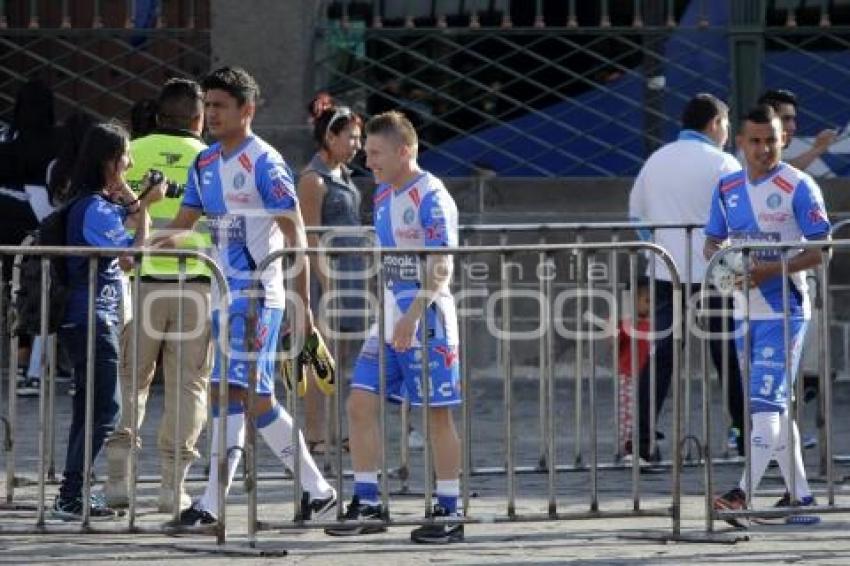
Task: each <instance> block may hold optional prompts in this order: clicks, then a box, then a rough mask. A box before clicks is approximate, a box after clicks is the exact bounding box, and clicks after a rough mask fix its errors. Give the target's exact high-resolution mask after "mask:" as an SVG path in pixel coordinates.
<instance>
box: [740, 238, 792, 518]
mask: <svg viewBox="0 0 850 566" xmlns="http://www.w3.org/2000/svg"><path fill="white" fill-rule="evenodd" d="M779 261H780V264H781V265H780V266H781V268H782V343H783V347H784V349H785V360H784V365H785V368H784V369H785V376H786V383H785V406H786V411H785V417H786V418H787V419H788V438H787V441H788V452H787V454H788V474H789V478H788V483H789V484H790V492H791V494H790V497H791V501H792V502H793V501H794V500H796V498H797V470H796V469H795V466H794V453H795V451H796V449H797V439H796V438H795V434H794V428H795V427H796V423H795V412H796V411H795V410H794V385H795V382H794V379H793V378H794V373H793V372H794V370H795V369H796V368H795V367H794V364H792V363H791V361H792V360H791V359H792V358H793V357H794V356H793V354H792V349H791V319H790V317H789V316H788V314H789V312H788V311H789V309H790V308H791V292H790V289H789V287H788V275H789V272H788V256H787V254H786V253H785V252H784V251H783V252H780V256H779ZM800 382H802V379H800ZM802 402H803V399H802V398H800V397H798V398H797V406H798V407H800V406H801V405H802ZM780 418H782V415H780ZM754 487H755V486H750V489H753V488H754Z"/></svg>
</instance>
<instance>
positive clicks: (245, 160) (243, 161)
mask: <svg viewBox="0 0 850 566" xmlns="http://www.w3.org/2000/svg"><path fill="white" fill-rule="evenodd" d="M237 159H238V160H239V164H240V165H242V167H244V168H245V171H247V172H248V173H250V172H251V171H253V170H254V165H253V164H252V163H251V158H250V157H248V156H247V155H245V154H244V153H240V154H239V157H238V158H237Z"/></svg>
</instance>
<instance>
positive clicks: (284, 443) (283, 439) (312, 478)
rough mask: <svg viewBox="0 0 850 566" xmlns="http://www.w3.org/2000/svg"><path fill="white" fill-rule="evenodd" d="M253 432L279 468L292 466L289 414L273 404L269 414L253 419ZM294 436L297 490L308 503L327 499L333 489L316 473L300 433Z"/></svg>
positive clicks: (311, 457) (290, 418) (316, 468)
mask: <svg viewBox="0 0 850 566" xmlns="http://www.w3.org/2000/svg"><path fill="white" fill-rule="evenodd" d="M257 429H258V430H259V431H260V434H261V435H262V436H263V440H265V441H266V444H268V445H269V448H271V449H272V452H274V453H275V455H277V457H278V458H280V461H281V462H283V465H284V466H286V467H287V468H288V469H289V470H292V469H293V466H294V463H295V457H294V448H295V447H294V445H293V443H292V417H291V416H290V415H289V413H287V412H286V411H285V410H284V409H283V407H281V406H280V405H278V404H275V406H274V407H273V408H272V409H271V410H270V411H268V412H266V413H265V414H262V415H260V416H259V417H257ZM298 435H299V437H300V444H301V452H300V454H301V465H300V471H301V487H302V488H303V489H304V491H308V492H309V493H310V498H311V499H323V498H325V497H329V496H330V495H331V494H332V493H333V488H332V487H331V486H330V484H329V483H328V482H327V481H326V480H325V478H324V477H322V474H321V472H319V468H318V467H317V466H316V462H315V461H314V460H313V456H312V455H311V454H310V450H309V449H308V448H307V443H306V442H305V441H304V435H303V434H301V432H300V431H299V432H298Z"/></svg>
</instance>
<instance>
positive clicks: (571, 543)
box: [0, 370, 850, 565]
mask: <svg viewBox="0 0 850 566" xmlns="http://www.w3.org/2000/svg"><path fill="white" fill-rule="evenodd" d="M516 375H517V379H516V382H515V385H514V402H515V405H514V410H513V423H514V438H515V454H516V460H515V463H516V465H517V466H522V467H523V469H524V470H525V469H527V470H530V469H532V468H534V467H535V466H536V465H537V463H538V460H539V455H540V439H539V430H538V429H539V426H538V423H539V418H538V414H539V412H538V390H537V384H536V381H535V380H534V379H533V378H532V377H531V375H533V370H528V371H525V372H524V371H520V370H518V371H517V372H516ZM587 386H588V384H585V387H586V388H587ZM556 391H557V393H556V407H557V411H556V412H557V418H556V426H555V429H556V431H557V438H558V442H557V450H556V452H557V463H558V464H559V465H560V466H568V465H572V464H574V463H575V461H576V453H577V450H576V446H575V438H576V436H577V435H576V434H575V426H574V418H573V417H574V411H575V405H576V404H575V398H574V394H575V387H574V382H573V381H572V380H567V379H564V380H560V381H559V382H558V385H557V390H556ZM596 393H597V398H598V403H599V405H598V406H599V411H598V413H597V420H598V422H599V435H598V445H599V455H598V458H599V462H600V464H601V465H603V469H601V470H600V471H599V475H598V482H597V485H598V494H599V505H600V509H601V510H603V511H627V510H629V509H631V508H632V480H631V478H632V473H631V469H623V468H619V467H614V466H612V464H613V458H612V454H613V453H614V448H613V446H614V445H613V439H614V425H613V418H612V417H611V415H612V411H613V407H612V397H613V394H612V388H611V383H610V380H605V379H602V380H600V381H599V384H598V387H597V392H596ZM586 394H587V389H585V397H584V401H583V402H582V407H583V415H582V420H583V422H589V419H590V415H589V411H588V405H587V402H586V399H587V397H586ZM699 395H700V390H699V387H698V385H696V384H695V389H694V398H693V401H694V403H693V406H694V408H693V409H692V410H693V411H694V412H693V413H692V414H693V431H694V432H695V433H696V434H700V431H701V426H702V424H701V423H702V420H701V416H700V412H699V409H698V405H697V401H698V399H699ZM717 396H718V395H716V394H715V397H717ZM835 397H836V407H839V408H842V410H844V411H845V412H846V409H843V408H846V407H848V406H850V405H848V403H850V387H848V386H847V384H845V383H839V384H837V386H836V388H835ZM471 399H472V413H473V415H474V421H473V427H472V441H473V442H472V444H473V451H472V459H473V463H474V466H475V467H476V468H478V469H481V470H482V471H486V470H484V469H485V468H497V467H501V466H504V463H505V453H504V434H505V429H504V424H503V423H504V419H503V414H504V406H503V384H502V382H501V381H500V380H497V379H495V378H492V377H490V376H488V375H487V372H485V371H479V372H477V373H476V374H475V379H474V380H473V387H472V394H471ZM161 402H162V391H161V389H160V388H155V389H154V393H153V396H152V400H151V402H150V404H149V407H150V408H149V412H148V420H147V422H146V423H145V426H144V428H143V430H142V436H143V446H144V448H143V450H142V452H141V454H142V458H141V462H140V473H141V474H142V477H143V479H145V480H148V478H151V479H153V474H155V473H156V472H157V470H158V464H157V454H156V449H155V443H156V440H155V438H156V434H155V433H156V430H155V426H156V424H157V423H158V420H159V416H160V414H161ZM4 403H5V395H4ZM668 405H669V403H668ZM668 409H669V407H668ZM806 409H807V414H806V418H805V419H804V424H803V427H802V428H803V430H804V433H806V432H812V433H814V432H815V429H814V415H813V414H812V413H813V409H812V408H811V407H809V406H807V407H806ZM69 411H70V398H69V397H68V396H66V395H64V394H63V386H62V385H60V395H59V397H58V400H57V423H58V426H57V430H58V433H57V445H56V461H57V469H58V470H60V471H61V467H62V462H63V461H64V441H65V438H64V436H63V435H64V434H65V428H64V424H65V423H67V422H68V419H69ZM3 412H4V413H5V409H4V411H3ZM18 414H19V419H18V420H19V425H18V429H17V432H16V434H15V437H16V441H17V444H16V453H17V470H18V472H17V476H19V477H21V478H23V479H24V480H31V479H34V478H35V470H36V464H37V455H38V444H37V437H38V435H37V426H38V425H37V416H38V401H37V399H20V400H19V405H18ZM712 414H713V416H714V417H717V416H719V415H720V414H721V408H720V405H719V404H717V403H716V400H715V406H714V409H713V413H712ZM838 414H839V415H843V414H844V412H841V411H839V412H838ZM669 420H670V419H669V412H668V413H665V414H664V415H663V416H662V419H661V427H660V428H661V430H667V429H669ZM717 421H719V419H718V418H715V427H714V429H715V433H714V438H715V439H716V444H715V452H721V451H722V445H723V444H725V433H724V432H723V430H722V425H720V423H719V422H717ZM413 422H414V423H415V424H416V425H417V426H420V425H419V416H418V414H417V413H415V412H414V414H413ZM398 423H399V421H398V416H397V411H395V410H392V411H391V416H390V421H389V424H390V426H389V429H388V430H389V431H390V435H389V436H390V445H391V448H390V450H389V457H390V461H389V465H390V467H391V468H395V467H397V466H398V464H399V461H398V456H397V452H398V451H397V447H398V436H399V435H398V434H397V431H398V429H399V425H398ZM834 430H835V439H836V453H838V454H847V453H850V435H848V432H850V423H848V422H847V419H843V418H841V416H839V417H837V418H836V419H834ZM578 436H579V438H580V439H581V443H582V449H581V461H582V462H584V463H587V462H589V461H590V459H591V452H590V434H589V430H583V431H582V432H581V434H579V435H578ZM668 438H669V434H668ZM203 444H204V441H203V440H202V445H203ZM660 446H661V449H662V451H663V454H664V456H665V457H667V456H669V453H670V446H669V444H668V441H666V440H665V441H661V443H660ZM101 460H102V458H101ZM806 460H807V468H808V470H809V472H810V475H812V476H817V475H818V471H819V465H818V464H819V453H818V448H815V449H811V450H807V451H806ZM258 461H259V466H258V467H259V470H260V472H261V473H262V474H263V476H264V477H270V476H276V477H277V478H278V479H261V482H260V487H259V501H260V502H261V504H260V508H259V517H260V519H261V520H269V521H271V520H275V521H283V520H287V519H289V518H291V517H292V512H293V505H292V482H291V481H289V480H287V479H283V478H282V477H281V476H280V472H281V466H280V464H279V463H278V462H277V460H276V459H275V458H274V456H273V455H272V454H271V453H270V452H268V450H267V449H266V448H265V447H264V446H263V447H261V448H260V451H259V454H258ZM2 466H3V469H4V470H5V461H4V462H3V464H2ZM346 466H347V463H346ZM421 470H422V457H421V453H420V452H415V451H414V452H412V453H411V472H412V473H411V477H410V480H409V493H407V494H399V493H398V492H399V490H400V489H401V484H400V482H399V480H398V479H395V478H394V479H392V480H391V483H390V486H391V490H392V491H393V492H394V495H393V497H392V507H391V509H392V517H393V518H394V519H398V520H412V519H415V518H417V517H419V516H421V515H422V513H423V511H424V509H425V500H424V497H423V496H422V493H421V491H422V489H423V487H422V486H423V481H422V477H423V476H422V473H421ZM836 472H837V477H838V480H839V481H838V483H837V484H836V492H837V498H836V501H837V503H838V504H839V505H850V487H846V486H845V485H844V483H843V481H842V480H843V475H844V474H845V473H847V470H846V468H845V467H844V466H843V464H840V465H837V466H836ZM96 473H97V476H98V478H103V476H104V474H105V468H104V466H103V462H102V461H98V463H97V466H96ZM202 473H203V466H202V463H201V462H198V463H196V465H195V466H194V467H193V469H192V475H193V476H194V477H196V478H198V480H197V481H193V482H191V483H190V491H191V492H192V493H193V494H195V495H197V494H199V493H200V492H201V491H202V490H203V486H204V484H203V482H202V480H201V479H200V475H201V474H202ZM240 473H241V472H240ZM740 473H741V463H740V462H731V463H723V464H718V465H716V466H715V468H714V482H715V488H714V491H715V492H716V493H719V492H721V491H724V490H725V489H727V488H728V487H731V486H732V485H733V484H734V483H735V482H736V481H737V478H738V477H739V475H740ZM6 481H7V478H6V476H5V472H4V473H3V474H2V475H0V493H5V489H6ZM547 482H548V478H547V475H546V474H545V473H521V474H518V475H517V476H516V483H515V485H516V493H517V502H516V511H517V513H518V514H519V515H523V514H526V513H535V514H543V513H545V512H546V510H547V485H548V483H547ZM670 483H671V482H670V474H669V471H667V470H664V469H661V470H653V471H652V473H649V472H647V473H643V474H642V475H641V480H640V490H641V498H642V501H641V507H642V508H643V509H655V510H663V509H666V508H667V507H668V506H669V504H670V495H669V494H670ZM345 485H346V490H347V493H349V494H350V487H351V484H350V480H346V482H345ZM470 487H471V490H472V492H473V497H472V498H471V500H470V512H471V514H472V515H474V516H477V517H488V516H492V517H495V516H504V515H505V512H506V507H507V503H506V495H505V494H506V491H507V483H506V478H505V477H504V475H501V474H495V473H489V472H487V473H479V474H476V475H474V476H473V477H472V481H471V483H470ZM813 487H814V488H815V489H816V490H819V491H821V490H824V489H825V483H823V482H822V481H819V480H818V479H817V478H815V481H814V482H813ZM56 489H57V487H56V485H55V483H53V484H51V485H48V486H47V495H48V504H52V500H53V496H54V495H55V493H56ZM95 489H99V485H97V486H96V488H95ZM157 489H158V485H157V483H155V482H154V481H144V482H143V483H141V484H140V486H139V492H138V493H139V515H138V524H139V525H140V526H141V527H143V528H147V527H157V526H159V525H161V524H163V523H164V522H165V521H166V520H168V518H169V517H168V516H167V515H163V514H158V513H155V512H153V510H154V508H155V501H156V495H157ZM704 491H705V489H704V472H703V468H702V467H701V466H692V467H688V468H686V470H685V473H684V476H683V494H684V496H683V507H682V533H683V535H684V536H685V538H687V539H691V540H690V541H689V542H669V541H665V540H663V537H664V536H665V535H669V534H670V532H671V521H670V519H667V518H654V517H639V518H638V517H630V518H605V519H591V520H568V521H558V522H537V523H531V522H519V521H518V522H512V523H496V522H493V523H485V524H475V525H467V526H466V542H465V543H463V544H457V545H453V546H450V547H436V548H434V547H427V548H426V547H421V546H418V545H413V544H411V543H410V542H409V536H408V532H409V529H410V527H402V526H398V527H391V528H390V529H389V531H388V532H387V533H385V534H380V535H373V536H370V537H368V538H356V539H343V540H340V539H331V538H328V537H326V536H324V535H323V534H322V532H321V531H320V530H317V529H308V528H298V529H291V530H286V531H269V532H261V533H259V535H258V542H257V545H256V547H255V548H249V547H248V546H247V545H246V544H245V541H246V538H245V533H246V524H247V523H246V516H247V512H246V503H247V498H246V496H245V492H244V485H243V483H242V481H240V480H237V482H236V485H234V488H233V490H232V493H231V497H230V499H229V502H228V503H229V507H228V517H229V522H228V533H229V535H228V544H227V545H226V546H225V547H224V548H216V546H215V540H214V539H213V538H212V537H204V536H197V535H184V536H179V537H174V536H166V535H160V534H104V533H97V534H94V533H92V534H79V533H68V532H67V531H68V530H69V529H77V527H75V526H74V525H73V524H67V523H62V522H58V521H53V520H49V521H48V524H47V525H46V528H45V530H46V531H47V534H15V532H17V531H19V530H20V529H22V528H24V527H32V526H33V525H34V524H35V519H34V517H35V512H34V510H33V509H34V506H35V502H36V493H37V490H36V488H35V486H34V485H24V486H22V487H19V488H18V489H17V490H16V494H15V503H16V504H17V505H19V506H21V509H17V510H9V509H4V510H0V563H3V564H24V563H57V562H65V563H68V562H83V561H85V562H107V561H108V562H112V561H115V560H133V561H134V562H135V563H138V564H165V563H168V564H174V563H178V564H180V563H186V564H189V563H195V562H201V561H203V562H204V563H205V564H206V563H209V564H219V563H221V564H225V563H227V564H232V563H235V562H242V561H244V562H246V563H247V562H248V561H249V560H250V561H251V563H260V564H262V563H281V562H282V561H283V560H285V561H287V562H292V563H296V562H297V563H300V564H327V563H339V564H394V565H397V564H399V563H404V564H426V563H432V562H441V563H443V562H444V563H451V564H495V563H505V564H507V563H518V562H534V563H568V562H569V563H579V564H581V563H586V564H608V563H622V562H629V563H639V564H665V563H667V564H679V563H682V562H693V563H753V562H770V563H789V562H798V561H805V562H806V563H813V564H848V563H850V535H848V534H847V533H848V532H850V514H847V515H844V514H829V515H824V517H823V521H822V522H821V523H820V524H819V525H816V526H812V527H799V526H797V527H792V526H786V525H782V526H775V525H774V526H767V525H761V526H753V527H751V528H750V529H749V530H747V531H737V530H733V529H731V528H729V527H727V526H726V525H725V523H717V524H716V525H715V529H716V533H717V534H718V536H717V537H715V539H716V540H714V541H713V542H709V541H708V537H706V536H705V518H704V516H705V515H704V505H705V503H704V498H703V493H704ZM781 492H782V485H781V482H780V480H779V478H778V472H776V471H775V470H771V471H769V474H768V477H767V478H766V480H765V481H764V482H763V485H762V491H761V492H760V494H759V497H758V501H757V502H758V504H759V505H761V506H768V505H770V504H771V503H772V502H773V501H774V500H775V499H776V498H777V497H778V496H779V495H780V494H781ZM556 495H557V501H558V511H559V512H563V513H570V512H576V513H579V512H585V511H588V509H589V508H590V498H591V477H590V473H589V471H587V470H582V471H564V472H561V473H559V474H558V475H557V482H556ZM820 499H821V501H825V495H823V494H821V495H820ZM126 524H127V523H126V518H125V519H122V520H117V521H114V522H98V523H96V524H95V526H96V527H109V528H110V529H115V528H119V527H124V526H126ZM59 531H64V532H59ZM735 541H737V542H735ZM733 542H734V544H733ZM283 552H287V553H288V554H287V556H286V558H283V559H282V558H281V555H282V554H283Z"/></svg>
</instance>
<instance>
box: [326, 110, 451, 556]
mask: <svg viewBox="0 0 850 566" xmlns="http://www.w3.org/2000/svg"><path fill="white" fill-rule="evenodd" d="M417 147H418V139H417V136H416V131H415V130H414V128H413V125H412V124H411V123H410V121H409V120H408V119H407V118H405V117H404V115H402V114H401V113H399V112H387V113H384V114H379V115H378V116H375V117H374V118H372V119H371V120H370V121H369V122H368V123H367V124H366V163H367V165H368V167H369V168H370V169H371V170H372V172H373V174H374V175H375V181H376V182H377V183H378V188H377V189H376V192H375V195H376V196H375V214H374V217H375V231H376V233H377V237H378V240H379V243H380V246H381V247H383V248H398V249H399V250H403V249H404V248H421V247H452V246H457V242H458V235H457V207H456V206H455V203H454V200H453V199H452V197H451V195H450V194H449V192H448V191H447V190H446V188H445V187H444V186H443V183H442V182H441V181H440V180H439V179H438V178H436V177H434V176H433V175H432V174H430V173H428V172H427V171H423V170H422V169H420V168H419V166H418V164H417V162H416V156H417ZM452 265H453V264H452V258H451V257H450V256H448V255H437V254H435V255H429V256H428V257H427V259H426V261H425V265H421V264H420V260H419V257H418V256H417V255H415V254H405V253H403V252H400V253H398V254H392V255H386V256H384V261H383V267H382V268H383V270H384V274H385V281H386V288H385V289H384V290H383V291H384V309H385V318H384V321H385V325H384V327H385V329H386V332H387V335H386V336H385V339H384V343H379V337H378V331H377V328H376V327H373V328H372V330H371V332H370V335H369V337H368V338H367V341H366V343H365V344H364V346H363V349H362V351H361V352H360V356H359V357H358V359H357V362H356V364H355V367H354V377H353V378H352V383H351V388H352V391H351V396H350V397H349V399H348V430H349V435H350V438H351V459H352V463H353V467H354V482H355V483H354V497H353V499H352V501H351V504H350V505H349V506H348V509H347V512H346V515H345V517H346V519H352V520H357V519H380V518H382V512H383V510H382V508H381V505H380V502H379V494H378V463H379V454H380V453H379V449H380V446H381V439H380V436H379V428H378V419H377V416H378V411H379V409H380V405H379V403H380V400H379V398H378V393H379V391H380V388H379V384H380V381H379V379H380V376H379V373H380V372H379V368H378V352H379V350H378V349H379V348H383V351H384V356H385V358H384V359H385V361H386V366H385V367H386V392H387V395H388V397H389V399H390V400H391V401H395V402H400V401H402V400H403V399H404V398H405V397H407V398H408V399H409V400H410V403H411V405H413V406H422V405H423V399H422V391H423V389H424V388H423V387H422V359H423V355H422V354H423V352H422V342H421V338H422V331H423V329H422V328H421V327H420V320H421V319H422V316H423V314H424V315H426V317H427V324H428V328H427V333H428V334H427V342H428V359H429V369H430V384H429V386H428V391H429V393H430V395H429V406H430V409H429V410H430V419H431V439H430V440H431V446H432V450H433V454H434V470H435V472H436V475H437V486H436V495H437V500H438V501H437V504H436V505H435V507H434V513H433V515H434V516H435V517H449V516H453V515H456V514H457V498H458V494H459V480H458V478H459V474H460V440H459V439H458V435H457V431H456V429H455V424H454V420H453V418H452V412H451V411H452V407H454V406H456V405H458V404H460V402H461V398H460V371H459V368H460V366H459V360H458V326H457V314H456V311H455V303H454V299H453V297H452V295H451V293H450V291H449V283H450V281H451V273H452ZM384 530H385V528H384V527H383V526H382V525H341V526H339V527H334V528H330V529H327V530H326V532H327V533H328V534H330V535H337V536H346V535H360V534H369V533H376V532H382V531H384ZM411 539H412V540H413V541H414V542H419V543H446V542H454V541H459V540H462V539H463V525H461V524H456V525H447V524H434V525H424V526H422V527H419V528H417V529H415V530H414V531H413V532H412V533H411Z"/></svg>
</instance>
